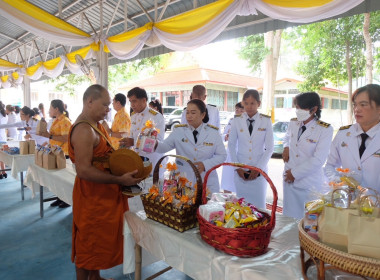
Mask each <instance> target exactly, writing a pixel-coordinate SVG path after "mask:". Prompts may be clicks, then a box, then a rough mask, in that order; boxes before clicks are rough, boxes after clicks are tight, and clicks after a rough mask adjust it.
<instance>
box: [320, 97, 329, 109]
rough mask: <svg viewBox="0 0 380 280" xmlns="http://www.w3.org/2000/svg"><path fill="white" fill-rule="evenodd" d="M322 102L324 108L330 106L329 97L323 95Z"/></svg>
mask: <svg viewBox="0 0 380 280" xmlns="http://www.w3.org/2000/svg"><path fill="white" fill-rule="evenodd" d="M321 102H322V108H323V109H328V108H329V99H328V98H327V97H322V98H321Z"/></svg>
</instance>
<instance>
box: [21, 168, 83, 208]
mask: <svg viewBox="0 0 380 280" xmlns="http://www.w3.org/2000/svg"><path fill="white" fill-rule="evenodd" d="M75 176H76V172H75V170H74V168H73V165H72V164H71V163H69V162H67V164H66V168H65V169H60V170H57V169H53V170H47V169H44V168H42V167H39V166H38V165H36V164H34V163H33V164H31V165H30V166H29V168H28V171H27V174H26V180H25V185H26V186H27V187H29V188H31V190H32V193H33V196H34V195H35V193H37V192H39V191H40V185H41V186H44V187H46V188H48V189H49V190H50V191H51V192H52V193H54V194H55V195H57V196H58V197H59V198H60V199H61V200H63V201H64V202H66V203H68V204H70V205H72V204H73V188H74V182H75Z"/></svg>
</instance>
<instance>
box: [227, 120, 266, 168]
mask: <svg viewBox="0 0 380 280" xmlns="http://www.w3.org/2000/svg"><path fill="white" fill-rule="evenodd" d="M247 119H249V117H248V115H247V113H243V114H241V115H238V116H236V117H235V118H234V120H233V121H232V124H231V130H230V135H229V138H228V149H229V151H230V153H231V160H232V161H233V162H239V163H244V164H248V165H252V166H256V167H258V168H260V169H262V170H264V171H266V170H267V165H268V162H269V159H270V158H271V156H272V153H273V131H272V122H271V119H270V117H268V116H266V115H263V114H259V113H256V114H255V115H254V116H253V117H252V119H254V120H255V122H254V123H253V131H252V135H249V131H248V124H247Z"/></svg>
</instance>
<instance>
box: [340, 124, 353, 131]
mask: <svg viewBox="0 0 380 280" xmlns="http://www.w3.org/2000/svg"><path fill="white" fill-rule="evenodd" d="M350 127H351V124H350V125H345V126H341V127H340V128H339V130H345V129H349V128H350Z"/></svg>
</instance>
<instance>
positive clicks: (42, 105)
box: [38, 103, 45, 111]
mask: <svg viewBox="0 0 380 280" xmlns="http://www.w3.org/2000/svg"><path fill="white" fill-rule="evenodd" d="M38 109H40V110H41V111H42V110H44V109H45V107H44V103H40V104H38Z"/></svg>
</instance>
